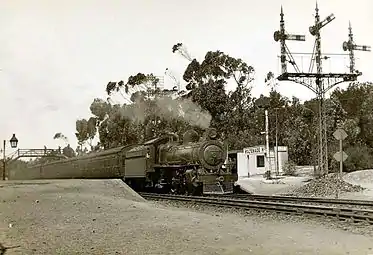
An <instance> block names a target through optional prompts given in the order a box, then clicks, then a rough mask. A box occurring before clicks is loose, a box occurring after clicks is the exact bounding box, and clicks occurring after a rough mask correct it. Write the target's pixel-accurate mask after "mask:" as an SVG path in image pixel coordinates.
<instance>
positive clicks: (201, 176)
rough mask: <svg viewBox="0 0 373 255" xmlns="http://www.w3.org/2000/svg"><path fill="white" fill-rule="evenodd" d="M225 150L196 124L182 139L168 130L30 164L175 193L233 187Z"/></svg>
mask: <svg viewBox="0 0 373 255" xmlns="http://www.w3.org/2000/svg"><path fill="white" fill-rule="evenodd" d="M226 156H227V151H226V150H225V147H224V145H223V143H222V142H220V141H218V138H217V132H216V130H215V129H209V130H207V131H206V132H205V133H204V135H203V136H202V137H200V136H199V135H198V133H197V132H196V131H194V130H188V131H187V132H185V133H184V135H183V139H182V141H181V140H180V139H179V137H178V136H177V135H176V134H174V133H167V134H164V135H162V136H160V137H158V138H155V139H152V140H149V141H147V142H145V143H143V144H137V145H129V146H122V147H118V148H114V149H109V150H105V151H102V152H97V153H91V154H88V155H85V156H81V157H75V158H70V159H63V160H59V161H55V162H50V163H46V164H41V165H37V166H32V167H29V169H27V170H28V175H29V177H31V176H33V178H35V179H70V178H77V179H78V178H79V179H83V178H87V179H95V178H97V179H98V178H99V179H104V178H121V179H123V180H124V181H125V182H126V183H127V184H128V185H129V186H130V187H131V188H133V189H134V190H136V191H138V192H140V191H146V192H157V193H173V194H191V195H201V194H226V193H233V188H234V182H235V181H236V180H237V174H236V173H232V172H231V171H230V169H229V168H223V167H222V166H223V164H224V162H225V160H226Z"/></svg>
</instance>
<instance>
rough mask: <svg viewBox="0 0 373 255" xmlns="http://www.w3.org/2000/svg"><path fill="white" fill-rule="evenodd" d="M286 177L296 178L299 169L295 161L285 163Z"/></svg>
mask: <svg viewBox="0 0 373 255" xmlns="http://www.w3.org/2000/svg"><path fill="white" fill-rule="evenodd" d="M283 170H284V175H289V176H296V175H297V174H296V172H297V168H296V164H295V163H294V162H293V161H288V162H286V163H285V165H284V167H283Z"/></svg>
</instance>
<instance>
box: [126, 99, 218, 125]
mask: <svg viewBox="0 0 373 255" xmlns="http://www.w3.org/2000/svg"><path fill="white" fill-rule="evenodd" d="M153 100H154V103H155V107H154V108H153V109H149V106H148V105H147V104H146V102H144V101H140V100H137V101H135V103H133V104H132V105H128V106H125V107H123V109H122V112H121V113H122V115H124V117H126V118H128V119H131V120H133V121H137V122H140V123H143V122H144V121H145V118H146V116H147V114H148V112H147V111H152V112H153V114H155V116H157V117H161V118H163V119H169V120H171V119H181V120H184V121H185V122H187V123H189V124H190V125H192V126H198V127H200V128H203V129H206V128H208V127H209V126H210V122H211V118H212V117H211V115H210V114H209V113H208V112H206V111H204V110H202V108H201V107H200V106H199V105H197V104H196V103H194V102H192V101H191V100H190V99H172V98H171V97H169V96H160V97H156V98H155V99H153Z"/></svg>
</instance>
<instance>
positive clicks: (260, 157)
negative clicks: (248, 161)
mask: <svg viewBox="0 0 373 255" xmlns="http://www.w3.org/2000/svg"><path fill="white" fill-rule="evenodd" d="M256 167H264V156H263V155H258V156H256Z"/></svg>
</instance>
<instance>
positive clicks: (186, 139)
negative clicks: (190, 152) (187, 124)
mask: <svg viewBox="0 0 373 255" xmlns="http://www.w3.org/2000/svg"><path fill="white" fill-rule="evenodd" d="M199 138H200V137H199V135H198V133H197V131H195V130H194V129H190V130H188V131H186V132H185V133H184V135H183V144H188V143H196V142H198V140H199Z"/></svg>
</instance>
